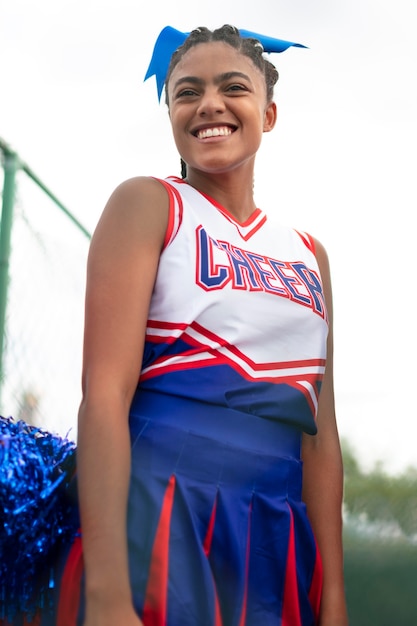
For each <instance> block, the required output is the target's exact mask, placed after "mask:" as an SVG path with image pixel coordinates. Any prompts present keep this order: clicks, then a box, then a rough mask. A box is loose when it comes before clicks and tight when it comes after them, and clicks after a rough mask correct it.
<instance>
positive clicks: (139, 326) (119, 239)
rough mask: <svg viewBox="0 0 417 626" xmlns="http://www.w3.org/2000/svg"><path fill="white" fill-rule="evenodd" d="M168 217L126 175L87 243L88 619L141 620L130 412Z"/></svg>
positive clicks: (153, 184)
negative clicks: (134, 580)
mask: <svg viewBox="0 0 417 626" xmlns="http://www.w3.org/2000/svg"><path fill="white" fill-rule="evenodd" d="M167 220H168V197H167V193H166V191H165V189H164V188H163V186H162V185H161V184H160V183H158V182H157V181H155V180H153V179H149V178H136V179H131V180H128V181H126V182H125V183H122V185H120V186H119V187H118V188H117V189H116V190H115V192H114V193H113V194H112V196H111V197H110V199H109V201H108V203H107V206H106V208H105V210H104V211H103V214H102V216H101V218H100V221H99V223H98V226H97V228H96V231H95V233H94V236H93V239H92V242H91V247H90V253H89V259H88V267H87V289H86V305H85V329H84V354H83V373H82V387H83V397H82V402H81V406H80V411H79V418H78V452H77V464H78V486H79V500H80V513H81V525H82V542H83V555H84V563H85V572H86V619H85V622H84V624H85V626H107V625H108V626H110V625H111V626H114V624H123V626H139V625H140V624H141V621H140V620H139V618H138V617H137V616H136V614H135V612H134V610H133V605H132V598H131V590H130V584H129V574H128V551H127V538H126V510H127V497H128V488H129V477H130V439H129V429H128V413H129V408H130V403H131V400H132V397H133V394H134V392H135V389H136V386H137V383H138V378H139V373H140V368H141V363H142V355H143V345H144V338H145V331H146V322H147V316H148V310H149V303H150V298H151V294H152V290H153V286H154V281H155V276H156V272H157V268H158V262H159V256H160V253H161V249H162V245H163V241H164V236H165V230H166V227H167Z"/></svg>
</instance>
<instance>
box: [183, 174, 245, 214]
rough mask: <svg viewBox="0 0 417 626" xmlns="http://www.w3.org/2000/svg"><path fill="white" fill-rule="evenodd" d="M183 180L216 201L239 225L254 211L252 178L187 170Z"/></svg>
mask: <svg viewBox="0 0 417 626" xmlns="http://www.w3.org/2000/svg"><path fill="white" fill-rule="evenodd" d="M185 180H186V181H187V182H188V184H189V185H191V186H192V187H194V188H195V189H197V190H198V191H201V193H204V194H206V195H208V196H210V197H211V198H213V200H216V202H218V203H219V204H221V205H222V206H223V207H224V208H225V209H227V211H229V213H231V215H233V217H234V218H235V219H236V220H237V221H238V222H240V223H244V222H245V221H246V220H247V219H248V218H249V217H250V216H251V215H252V213H253V212H254V210H255V209H256V204H255V200H254V197H253V177H252V176H250V177H247V176H245V177H236V176H235V175H233V174H231V173H230V172H226V173H224V174H216V175H215V176H214V175H212V174H207V173H205V172H201V171H196V170H192V169H189V170H188V172H187V178H186V179H185Z"/></svg>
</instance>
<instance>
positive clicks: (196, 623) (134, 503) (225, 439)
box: [38, 391, 322, 626]
mask: <svg viewBox="0 0 417 626" xmlns="http://www.w3.org/2000/svg"><path fill="white" fill-rule="evenodd" d="M130 430H131V440H132V472H131V483H130V493H129V507H128V542H129V559H130V579H131V587H132V593H133V599H134V604H135V608H136V611H137V613H138V615H139V616H140V617H141V619H142V620H143V622H144V625H145V626H314V625H315V624H317V623H318V613H319V606H320V594H321V584H322V570H321V561H320V555H319V552H318V548H317V544H316V541H315V538H314V535H313V532H312V529H311V526H310V523H309V520H308V517H307V511H306V507H305V505H304V503H303V502H302V500H301V489H302V462H301V460H300V442H301V433H300V431H299V430H297V429H296V428H293V427H292V426H289V425H286V424H283V423H278V422H274V421H272V420H265V419H262V418H259V417H256V416H254V415H250V414H247V413H242V412H239V411H235V410H230V409H227V408H224V407H219V406H214V405H208V404H204V405H202V404H200V403H198V402H194V401H190V400H184V399H181V398H173V397H172V396H170V397H167V396H163V395H160V394H157V393H155V392H144V391H142V392H140V393H138V394H137V395H136V397H135V399H134V402H133V405H132V409H131V415H130ZM58 578H59V580H58V581H57V584H56V594H57V595H56V611H55V613H54V615H53V616H52V615H47V614H45V615H44V616H43V617H42V618H41V619H40V620H39V621H38V624H39V625H40V626H81V624H82V622H83V616H84V610H85V601H84V592H83V578H84V571H83V562H82V538H77V539H76V540H75V542H74V543H73V545H72V546H71V548H70V550H69V552H68V554H66V555H65V558H64V559H63V565H62V568H61V571H60V574H59V575H58Z"/></svg>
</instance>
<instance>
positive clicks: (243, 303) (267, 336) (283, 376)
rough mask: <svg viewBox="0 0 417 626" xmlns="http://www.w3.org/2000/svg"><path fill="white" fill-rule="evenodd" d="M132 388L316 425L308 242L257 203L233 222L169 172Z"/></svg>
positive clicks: (317, 321) (317, 313) (320, 317)
mask: <svg viewBox="0 0 417 626" xmlns="http://www.w3.org/2000/svg"><path fill="white" fill-rule="evenodd" d="M161 182H162V184H164V185H165V187H166V188H167V190H168V193H169V197H170V209H169V214H170V218H169V226H168V229H167V233H166V238H165V246H164V250H163V252H162V254H161V258H160V264H159V270H158V274H157V279H156V284H155V289H154V294H153V297H152V302H151V306H150V312H149V321H148V327H147V332H146V345H145V353H144V360H143V369H142V372H141V377H140V384H141V387H142V388H145V389H146V388H147V389H152V390H158V391H160V392H161V393H165V394H174V395H176V396H182V397H186V398H192V399H194V400H199V401H202V402H208V403H212V404H221V405H223V406H228V407H231V408H233V409H237V410H241V411H245V412H248V413H253V414H255V415H259V416H260V417H267V418H269V419H271V418H272V419H278V420H282V421H285V422H290V423H293V424H295V425H297V426H298V427H300V428H302V429H303V430H305V431H306V432H310V433H314V432H315V430H316V426H315V416H316V412H317V401H318V395H319V391H320V385H321V381H322V378H323V374H324V367H325V358H326V337H327V332H328V324H327V312H326V306H325V302H324V296H323V289H322V284H321V280H320V273H319V268H318V264H317V260H316V257H315V255H314V241H313V239H312V238H311V237H310V236H309V235H307V234H306V233H301V232H298V231H295V230H294V229H292V228H289V227H286V226H282V225H279V224H277V223H276V222H274V221H273V220H272V219H271V218H270V217H267V215H266V214H265V213H264V212H263V211H262V210H260V209H257V210H256V211H255V212H254V213H253V214H252V215H251V217H250V218H249V219H248V220H247V221H246V222H245V223H243V224H241V223H239V222H237V221H236V220H235V219H234V217H233V216H232V215H231V214H230V213H228V211H227V210H226V209H224V208H223V207H222V206H220V205H219V204H218V203H216V201H214V200H213V199H211V198H209V197H207V196H205V195H203V194H202V193H200V192H198V191H197V190H196V189H194V188H193V187H191V186H190V185H188V183H186V182H185V181H183V180H181V179H178V178H174V177H171V178H168V179H166V180H165V181H161Z"/></svg>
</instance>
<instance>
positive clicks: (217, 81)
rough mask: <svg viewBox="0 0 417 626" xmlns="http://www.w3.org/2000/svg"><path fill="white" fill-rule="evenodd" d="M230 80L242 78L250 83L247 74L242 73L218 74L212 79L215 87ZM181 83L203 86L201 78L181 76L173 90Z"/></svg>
mask: <svg viewBox="0 0 417 626" xmlns="http://www.w3.org/2000/svg"><path fill="white" fill-rule="evenodd" d="M231 78H243V79H244V80H247V81H248V82H251V80H250V78H249V76H248V75H247V74H244V73H243V72H237V71H231V72H224V73H223V74H219V75H218V76H216V78H215V79H214V82H215V84H216V85H219V84H220V83H221V82H223V81H225V80H230V79H231ZM183 83H192V84H194V85H204V83H205V81H204V80H203V79H202V78H199V77H198V76H183V77H182V78H179V79H178V80H177V81H176V83H175V85H174V89H176V88H177V87H179V86H180V85H182V84H183Z"/></svg>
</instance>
